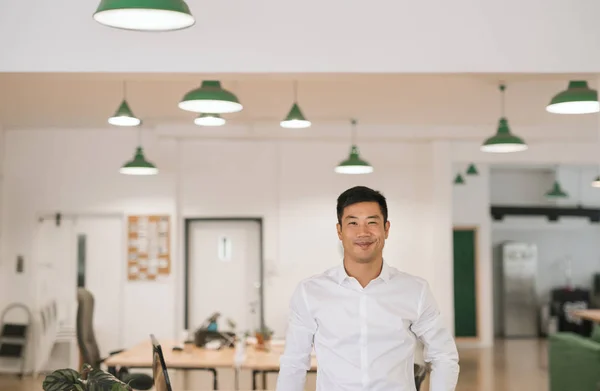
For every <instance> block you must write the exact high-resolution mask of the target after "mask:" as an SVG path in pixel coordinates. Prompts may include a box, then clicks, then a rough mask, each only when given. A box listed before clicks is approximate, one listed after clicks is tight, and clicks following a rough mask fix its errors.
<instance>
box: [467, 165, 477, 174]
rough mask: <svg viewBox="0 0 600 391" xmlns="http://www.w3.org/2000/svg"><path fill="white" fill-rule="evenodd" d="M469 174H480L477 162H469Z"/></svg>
mask: <svg viewBox="0 0 600 391" xmlns="http://www.w3.org/2000/svg"><path fill="white" fill-rule="evenodd" d="M467 175H479V172H478V171H477V167H475V164H473V163H471V164H469V168H467Z"/></svg>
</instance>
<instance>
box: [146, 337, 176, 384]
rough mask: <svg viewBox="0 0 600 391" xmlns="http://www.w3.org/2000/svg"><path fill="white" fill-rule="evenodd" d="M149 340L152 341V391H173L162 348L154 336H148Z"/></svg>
mask: <svg viewBox="0 0 600 391" xmlns="http://www.w3.org/2000/svg"><path fill="white" fill-rule="evenodd" d="M150 339H152V376H153V379H154V389H155V390H156V391H173V390H172V388H171V380H170V379H169V373H168V372H167V364H165V356H164V355H163V352H162V348H161V347H160V344H159V343H158V341H157V340H156V338H155V337H154V335H150Z"/></svg>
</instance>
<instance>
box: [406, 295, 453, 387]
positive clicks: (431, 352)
mask: <svg viewBox="0 0 600 391" xmlns="http://www.w3.org/2000/svg"><path fill="white" fill-rule="evenodd" d="M411 328H412V330H413V332H414V333H415V334H416V336H417V337H418V338H419V339H420V340H421V341H422V342H423V344H424V345H425V355H424V358H425V362H431V367H432V371H431V380H430V382H429V384H430V390H431V391H454V390H455V388H456V383H457V382H458V373H459V366H458V351H457V350H456V344H455V342H454V338H453V337H452V334H451V333H450V331H449V330H448V329H447V328H446V327H445V326H444V324H443V320H442V317H441V315H440V311H439V310H438V307H437V303H436V302H435V299H434V298H433V294H432V293H431V290H430V288H429V284H427V283H425V284H424V286H423V291H422V293H421V299H420V301H419V314H418V318H417V320H416V322H414V323H413V325H412V327H411Z"/></svg>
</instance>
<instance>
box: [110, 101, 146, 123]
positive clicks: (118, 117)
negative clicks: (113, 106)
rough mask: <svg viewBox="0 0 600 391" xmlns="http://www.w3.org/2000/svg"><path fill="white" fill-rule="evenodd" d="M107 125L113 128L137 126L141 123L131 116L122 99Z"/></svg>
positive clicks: (125, 102)
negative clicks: (113, 126)
mask: <svg viewBox="0 0 600 391" xmlns="http://www.w3.org/2000/svg"><path fill="white" fill-rule="evenodd" d="M108 123H109V124H111V125H115V126H138V125H139V124H140V123H142V121H141V120H140V119H139V118H137V117H136V116H135V115H133V112H132V111H131V108H130V107H129V104H128V103H127V101H126V100H125V99H123V102H121V105H120V106H119V108H118V109H117V111H116V112H115V115H113V116H112V117H110V118H109V119H108Z"/></svg>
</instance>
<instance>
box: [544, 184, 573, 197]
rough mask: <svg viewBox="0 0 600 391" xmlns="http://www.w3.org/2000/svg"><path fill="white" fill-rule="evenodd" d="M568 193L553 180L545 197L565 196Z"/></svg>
mask: <svg viewBox="0 0 600 391" xmlns="http://www.w3.org/2000/svg"><path fill="white" fill-rule="evenodd" d="M568 196H569V195H568V194H567V193H566V192H565V191H564V190H563V189H562V187H561V186H560V183H558V181H554V184H553V185H552V189H550V191H548V192H547V193H546V197H547V198H551V199H554V198H567V197H568Z"/></svg>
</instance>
